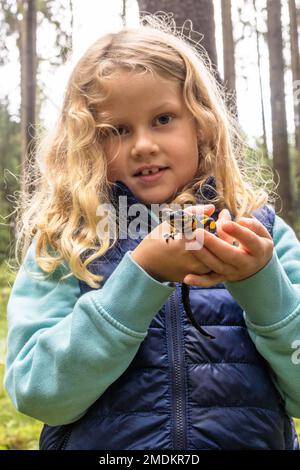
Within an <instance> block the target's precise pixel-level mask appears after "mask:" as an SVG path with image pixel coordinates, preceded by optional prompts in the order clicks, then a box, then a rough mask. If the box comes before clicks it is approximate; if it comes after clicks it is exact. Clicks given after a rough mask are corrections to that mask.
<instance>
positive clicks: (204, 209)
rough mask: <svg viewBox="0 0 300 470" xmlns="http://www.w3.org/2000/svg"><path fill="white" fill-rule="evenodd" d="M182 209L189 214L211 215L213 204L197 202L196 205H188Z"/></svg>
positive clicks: (213, 208)
mask: <svg viewBox="0 0 300 470" xmlns="http://www.w3.org/2000/svg"><path fill="white" fill-rule="evenodd" d="M184 210H185V211H187V212H188V213H189V214H207V215H212V214H213V213H214V212H215V206H214V205H213V204H197V205H196V206H189V207H187V208H186V209H184Z"/></svg>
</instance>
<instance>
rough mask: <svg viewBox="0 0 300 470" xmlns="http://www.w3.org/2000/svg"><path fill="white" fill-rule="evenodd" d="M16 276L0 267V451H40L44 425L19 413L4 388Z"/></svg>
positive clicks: (3, 264)
mask: <svg viewBox="0 0 300 470" xmlns="http://www.w3.org/2000/svg"><path fill="white" fill-rule="evenodd" d="M14 278H15V275H14V274H13V273H12V272H11V271H10V270H9V269H8V267H7V265H6V264H5V263H2V264H1V265H0V291H1V294H2V295H1V297H0V450H7V449H19V450H23V449H31V450H35V449H38V440H39V435H40V432H41V428H42V423H40V422H39V421H36V420H35V419H32V418H30V417H28V416H25V415H23V414H21V413H19V412H18V411H17V410H16V409H15V407H14V405H13V404H12V402H11V400H10V398H9V396H8V395H7V393H6V391H5V390H4V387H3V385H2V384H3V375H4V359H5V350H6V336H7V322H6V305H7V301H8V297H9V293H10V289H11V286H12V284H13V281H14Z"/></svg>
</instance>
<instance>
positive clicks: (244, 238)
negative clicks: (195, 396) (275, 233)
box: [223, 222, 269, 255]
mask: <svg viewBox="0 0 300 470" xmlns="http://www.w3.org/2000/svg"><path fill="white" fill-rule="evenodd" d="M223 230H224V231H225V232H226V233H228V234H229V235H231V236H232V237H233V238H235V239H236V240H238V241H239V242H240V243H242V245H243V246H244V248H246V249H247V251H248V252H249V253H250V254H253V255H257V251H258V250H259V248H260V244H259V235H258V234H256V233H255V232H254V231H252V230H250V229H249V228H247V227H245V226H243V225H242V224H238V223H236V222H226V223H225V224H224V225H223ZM268 238H269V237H268Z"/></svg>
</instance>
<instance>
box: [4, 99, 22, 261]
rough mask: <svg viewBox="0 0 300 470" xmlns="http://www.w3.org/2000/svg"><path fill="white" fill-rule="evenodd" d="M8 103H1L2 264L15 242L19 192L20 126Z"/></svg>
mask: <svg viewBox="0 0 300 470" xmlns="http://www.w3.org/2000/svg"><path fill="white" fill-rule="evenodd" d="M7 108H8V102H7V101H4V102H2V103H1V102H0V262H1V261H3V260H4V259H6V258H8V257H9V255H10V253H9V251H10V241H11V240H13V237H12V235H13V233H12V232H13V226H12V223H13V222H12V219H11V217H10V216H9V214H11V213H12V211H13V207H14V203H13V198H14V197H15V196H16V192H17V191H18V190H19V181H18V177H19V173H20V154H21V150H20V147H21V143H20V124H19V123H17V122H14V121H12V120H11V118H10V116H9V113H8V109H7Z"/></svg>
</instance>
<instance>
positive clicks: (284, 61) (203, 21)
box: [0, 0, 300, 449]
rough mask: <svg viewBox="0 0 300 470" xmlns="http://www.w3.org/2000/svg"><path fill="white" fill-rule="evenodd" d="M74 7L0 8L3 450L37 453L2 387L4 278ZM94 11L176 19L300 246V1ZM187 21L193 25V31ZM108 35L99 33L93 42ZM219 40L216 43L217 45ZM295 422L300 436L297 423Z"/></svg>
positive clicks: (126, 4) (196, 1)
mask: <svg viewBox="0 0 300 470" xmlns="http://www.w3.org/2000/svg"><path fill="white" fill-rule="evenodd" d="M78 3H79V0H55V1H54V0H0V288H1V297H0V307H1V311H0V380H1V383H0V449H37V448H38V437H39V432H40V429H41V426H42V423H40V422H38V421H36V420H33V419H31V418H28V417H26V416H24V415H21V414H20V413H18V412H16V411H15V409H14V407H13V406H12V404H11V402H10V400H9V398H8V396H7V394H6V392H5V391H4V389H3V387H2V377H3V368H4V357H5V348H6V332H7V327H6V318H5V317H6V305H7V300H8V296H9V292H10V289H11V286H12V284H13V281H14V276H15V274H14V272H13V271H12V270H11V269H10V266H11V265H14V256H13V253H14V240H15V232H16V228H15V213H14V207H15V201H16V199H17V198H18V197H19V194H20V190H21V187H22V185H23V184H24V183H23V176H24V175H25V174H26V173H27V168H28V165H29V164H31V163H32V162H34V145H33V143H34V138H35V135H36V129H40V128H44V127H47V126H48V124H49V121H47V118H48V114H49V112H48V111H47V110H49V109H50V108H49V107H48V108H47V106H48V105H49V104H50V105H51V103H52V101H53V98H52V97H51V95H50V94H49V83H50V82H51V81H52V80H53V77H54V76H55V75H56V74H59V70H61V68H62V67H64V65H65V64H66V63H67V61H68V60H69V57H70V55H71V52H72V51H73V50H74V52H75V39H74V38H75V33H76V25H78V17H77V16H78V11H79V10H78ZM83 4H84V5H85V8H86V9H89V12H88V13H89V14H87V16H86V17H85V16H84V18H83V20H82V19H81V20H82V21H83V22H85V23H86V24H85V27H86V31H88V29H89V28H90V26H89V18H91V17H92V16H95V11H94V10H93V2H92V1H85V2H83V1H81V7H82V5H83ZM112 7H113V8H112ZM94 8H96V2H94ZM99 12H101V15H100V16H101V17H103V18H104V21H105V22H106V24H108V25H109V24H110V19H111V20H113V18H110V16H112V15H114V22H113V21H111V30H112V31H113V30H116V29H120V28H121V27H124V26H126V25H129V26H131V25H132V22H135V24H137V23H138V21H139V12H149V13H155V12H160V13H159V14H161V15H164V14H165V13H167V14H168V15H169V14H170V13H172V14H173V17H171V16H170V15H169V16H170V18H173V19H174V20H175V22H176V27H178V28H179V29H182V31H183V32H184V34H185V35H187V36H189V37H190V40H191V41H192V42H195V41H196V42H198V41H199V38H200V37H201V42H200V43H201V45H202V46H203V47H204V48H205V50H206V51H207V54H208V57H209V59H210V61H211V63H212V65H213V67H214V70H215V74H216V78H217V80H219V81H221V82H222V83H223V84H224V85H225V86H226V90H227V92H228V98H227V104H228V106H229V107H230V109H231V110H232V111H233V112H234V113H235V114H236V115H237V117H238V118H239V116H242V115H244V116H245V113H248V124H249V126H250V125H251V124H253V122H251V121H254V120H256V121H259V123H260V131H259V132H258V133H257V132H256V135H253V133H252V135H250V133H249V135H248V127H247V123H246V125H245V124H244V123H245V119H244V122H243V123H241V127H242V128H243V132H244V135H245V138H247V139H248V144H249V152H248V153H247V155H246V156H245V158H253V157H252V156H253V154H255V155H256V156H257V158H258V159H259V160H260V161H261V162H263V163H264V164H266V165H267V166H269V167H270V168H271V171H273V174H274V180H275V182H276V183H278V188H277V192H278V195H279V198H278V200H277V202H276V204H277V210H278V211H280V212H279V213H280V215H281V217H283V218H284V219H285V220H286V221H287V222H288V223H289V224H291V225H292V226H293V227H294V229H295V231H296V233H297V235H298V237H299V235H300V59H299V35H298V32H299V26H300V5H299V0H233V1H231V0H215V1H213V0H185V1H184V2H182V1H180V0H127V1H126V0H98V2H97V14H99ZM163 12H165V13H163ZM76 15H77V16H76ZM129 18H130V19H129ZM187 19H191V20H192V31H191V30H190V27H191V24H190V22H188V21H186V20H187ZM90 29H91V28H90ZM106 32H108V31H107V29H106V31H102V30H101V28H100V27H99V28H98V30H97V31H96V32H95V36H94V39H96V37H97V36H100V35H101V34H104V33H106ZM199 33H200V34H201V36H199ZM218 34H219V36H218ZM216 37H221V38H222V40H221V41H220V44H219V43H218V41H217V40H216ZM81 39H82V37H81ZM79 42H80V40H79ZM90 42H91V41H90ZM46 43H47V47H45V46H44V44H46ZM86 46H88V44H86ZM49 47H50V53H49ZM249 61H251V63H252V72H251V73H249V72H248V69H247V63H248V62H249ZM7 71H8V73H7ZM253 80H256V82H257V84H258V87H257V93H256V95H255V100H254V102H253V108H254V112H253V109H250V107H249V109H245V104H244V103H245V102H244V100H243V93H248V92H249V90H250V88H251V86H252V82H253ZM7 81H8V82H10V81H11V82H12V83H16V85H15V86H14V89H13V91H9V92H7V91H6V90H7V89H8V88H7V86H6V85H7ZM52 104H53V103H52ZM55 106H56V105H54V108H55ZM56 107H57V106H56ZM251 108H252V106H251ZM45 110H46V111H45ZM29 184H30V182H29ZM31 190H32V191H34V187H31ZM295 421H296V426H297V429H298V433H299V431H300V426H299V421H297V420H295Z"/></svg>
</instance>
